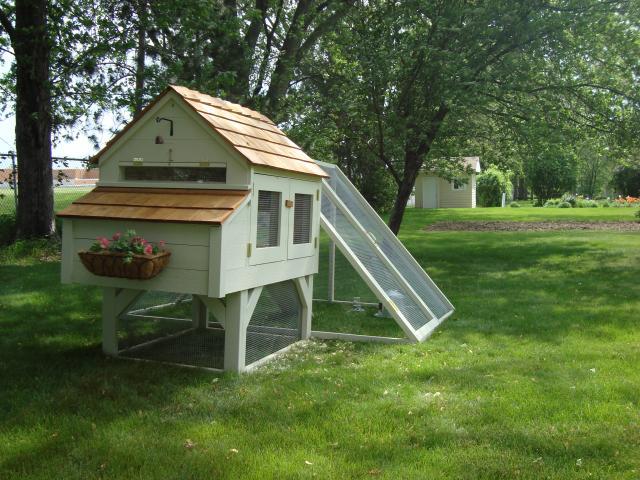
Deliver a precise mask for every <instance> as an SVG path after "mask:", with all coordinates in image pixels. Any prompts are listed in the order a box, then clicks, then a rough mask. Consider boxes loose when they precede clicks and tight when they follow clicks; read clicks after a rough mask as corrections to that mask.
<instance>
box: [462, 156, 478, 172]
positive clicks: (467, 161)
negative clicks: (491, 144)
mask: <svg viewBox="0 0 640 480" xmlns="http://www.w3.org/2000/svg"><path fill="white" fill-rule="evenodd" d="M462 162H463V164H464V166H465V167H471V168H472V169H473V171H474V172H476V173H480V157H462Z"/></svg>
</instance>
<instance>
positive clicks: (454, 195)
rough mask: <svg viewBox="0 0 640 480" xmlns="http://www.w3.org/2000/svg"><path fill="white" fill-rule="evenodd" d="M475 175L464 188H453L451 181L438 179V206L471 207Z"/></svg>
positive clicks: (472, 204)
mask: <svg viewBox="0 0 640 480" xmlns="http://www.w3.org/2000/svg"><path fill="white" fill-rule="evenodd" d="M473 184H475V175H472V178H470V179H469V181H468V183H467V185H466V188H465V189H464V190H454V189H453V188H452V186H451V182H450V181H448V180H445V179H444V178H440V179H438V206H439V208H471V207H473V206H475V205H474V202H473V198H474V190H475V189H474V186H473Z"/></svg>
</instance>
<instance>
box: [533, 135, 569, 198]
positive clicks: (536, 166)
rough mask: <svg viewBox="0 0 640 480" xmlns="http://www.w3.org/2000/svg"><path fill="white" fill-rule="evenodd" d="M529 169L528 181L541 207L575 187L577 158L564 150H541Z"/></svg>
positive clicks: (551, 147)
mask: <svg viewBox="0 0 640 480" xmlns="http://www.w3.org/2000/svg"><path fill="white" fill-rule="evenodd" d="M527 167H528V169H527V180H528V181H529V182H530V185H531V190H532V191H533V194H534V195H535V196H536V199H537V202H538V204H539V205H544V203H545V202H546V201H547V200H549V199H550V198H554V197H559V196H560V195H562V194H563V193H565V192H568V191H571V190H573V188H574V187H575V184H576V160H575V156H574V155H573V154H572V153H571V152H568V151H566V150H563V149H562V148H558V147H557V146H555V148H554V146H553V145H549V146H546V147H545V148H539V149H538V150H537V152H536V154H535V156H533V157H532V161H531V162H529V163H528V165H527Z"/></svg>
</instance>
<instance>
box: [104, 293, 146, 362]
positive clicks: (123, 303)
mask: <svg viewBox="0 0 640 480" xmlns="http://www.w3.org/2000/svg"><path fill="white" fill-rule="evenodd" d="M142 293H143V291H142V290H131V289H124V288H114V287H105V288H103V289H102V351H103V352H104V353H106V354H107V355H118V317H119V316H120V314H121V313H122V312H123V311H124V310H125V309H126V308H128V307H129V306H130V305H131V304H132V303H133V302H135V301H136V299H137V298H138V297H139V296H140V295H142Z"/></svg>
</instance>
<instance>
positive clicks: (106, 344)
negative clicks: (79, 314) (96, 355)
mask: <svg viewBox="0 0 640 480" xmlns="http://www.w3.org/2000/svg"><path fill="white" fill-rule="evenodd" d="M116 303H117V293H116V289H115V288H112V287H105V288H104V289H103V290H102V351H103V352H104V353H106V354H107V355H117V354H118V313H116V308H117V305H116Z"/></svg>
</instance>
